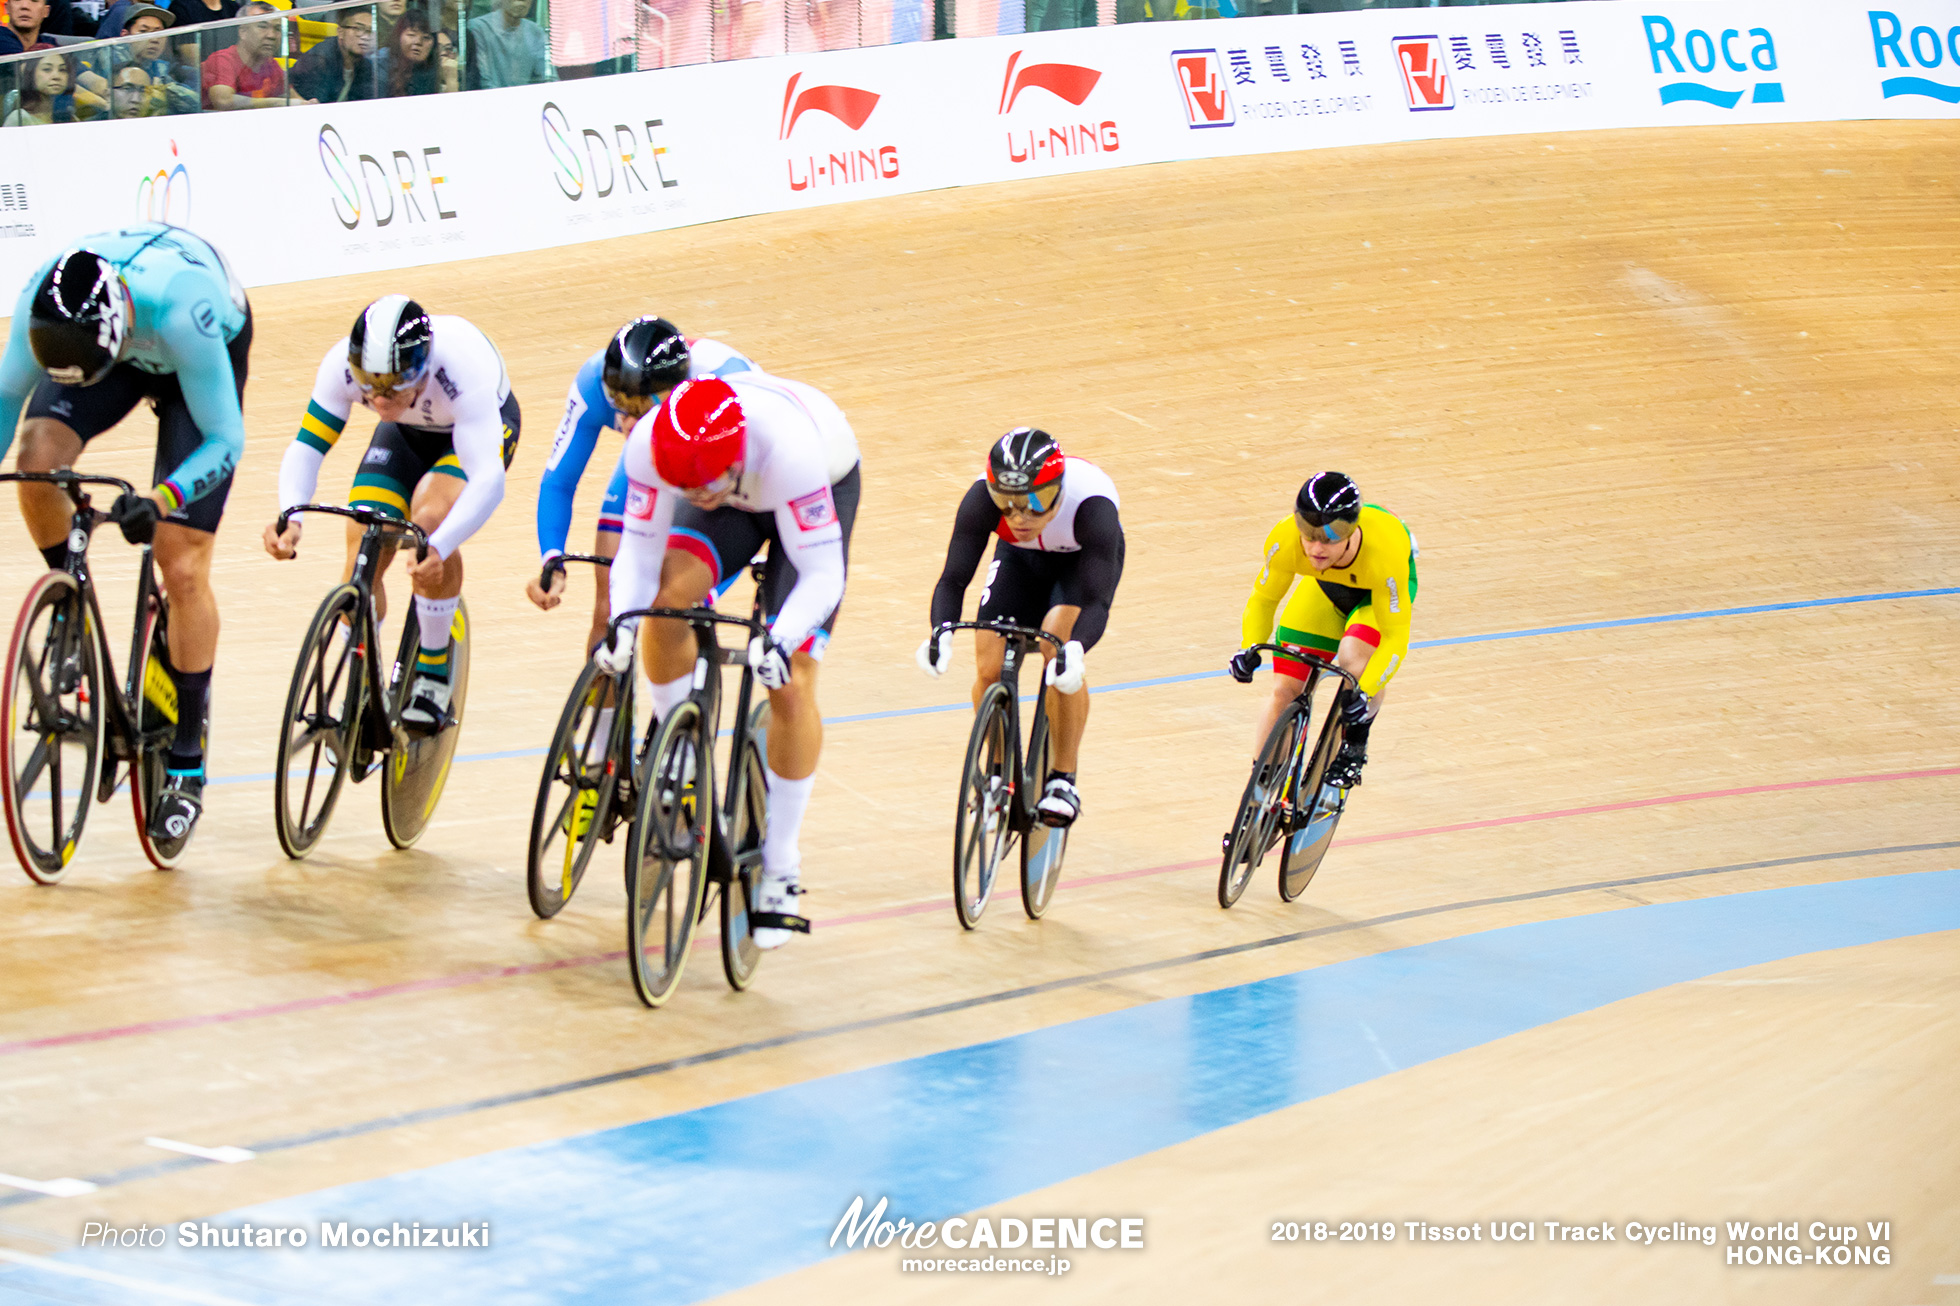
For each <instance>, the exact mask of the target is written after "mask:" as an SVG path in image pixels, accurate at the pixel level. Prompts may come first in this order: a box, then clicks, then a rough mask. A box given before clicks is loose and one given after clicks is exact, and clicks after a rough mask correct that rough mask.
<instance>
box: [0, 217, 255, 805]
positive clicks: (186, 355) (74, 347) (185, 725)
mask: <svg viewBox="0 0 1960 1306" xmlns="http://www.w3.org/2000/svg"><path fill="white" fill-rule="evenodd" d="M251 347H252V308H251V305H250V304H249V303H247V302H246V298H245V289H244V287H243V286H242V285H240V284H239V281H238V278H237V277H236V276H235V275H234V274H233V273H232V271H231V268H230V266H229V265H227V264H226V262H225V260H224V256H223V255H222V254H220V253H219V252H218V251H217V249H215V248H214V247H213V246H212V245H211V243H210V242H209V241H206V240H205V239H204V238H203V237H201V236H198V235H195V234H194V233H192V232H189V231H186V230H184V229H183V228H181V227H172V226H169V225H167V224H165V223H161V222H139V223H132V224H131V225H129V226H127V227H121V228H118V229H117V230H115V231H105V232H101V233H99V234H97V235H93V236H88V237H85V238H83V239H82V240H80V241H78V242H77V243H76V244H75V245H74V246H72V247H71V248H69V249H67V250H64V251H63V252H62V253H61V254H59V255H57V256H56V257H55V258H53V259H51V260H50V261H49V262H47V263H45V264H43V265H42V266H41V268H40V269H39V270H38V271H36V272H35V274H34V275H33V276H32V277H31V278H29V280H28V283H27V286H26V288H25V289H24V290H23V291H22V292H21V296H20V301H19V303H18V304H17V305H16V306H15V309H14V320H13V330H12V334H11V335H10V336H9V337H8V340H7V349H6V353H5V354H4V355H0V457H4V456H5V454H6V452H7V450H8V448H10V447H11V446H12V444H13V440H14V428H15V426H16V424H18V425H19V427H20V433H21V449H20V461H19V468H20V470H21V471H24V472H45V471H52V470H54V469H55V468H57V467H68V466H72V465H73V464H74V462H75V459H76V458H77V457H78V456H79V455H80V454H81V452H82V447H83V446H84V445H86V444H87V443H88V442H89V441H90V440H92V439H94V438H95V437H96V436H98V435H100V434H102V433H103V432H104V431H107V430H108V429H110V428H111V427H113V426H114V425H116V423H118V422H120V421H121V420H122V419H123V418H124V417H125V416H126V415H128V413H129V411H130V409H132V408H134V407H135V406H136V404H137V403H138V401H140V400H142V399H150V400H152V401H153V402H154V404H155V407H156V414H157V454H156V464H155V470H154V472H153V475H152V479H153V480H154V481H155V485H154V487H153V488H151V489H149V490H146V491H142V492H139V493H137V494H130V495H123V496H121V497H120V498H118V499H117V500H116V505H115V508H114V509H113V510H112V516H113V517H114V518H115V519H116V520H117V522H118V523H119V524H120V525H121V527H122V532H123V535H124V537H125V538H126V539H128V540H129V541H130V542H131V543H132V544H145V543H152V542H154V545H155V553H156V562H157V567H158V569H159V570H160V571H161V572H162V573H163V588H164V591H165V592H166V593H167V594H168V595H169V596H170V609H171V614H170V616H171V619H170V674H171V678H172V679H173V680H174V681H175V682H176V685H177V703H178V712H177V735H176V739H175V741H174V742H173V744H172V746H171V750H170V766H169V771H170V778H169V780H168V782H167V783H166V785H165V787H164V792H163V794H162V796H161V797H160V798H159V799H158V801H157V804H156V808H155V810H154V811H153V812H152V813H151V815H150V834H151V836H152V837H154V838H182V837H184V836H185V835H187V834H188V833H189V832H190V829H191V827H192V826H193V825H194V824H195V823H196V821H197V818H198V815H199V814H200V813H201V812H202V811H203V792H204V715H205V713H204V709H205V706H206V704H207V701H208V692H209V689H210V685H211V662H212V658H213V657H214V655H215V654H216V652H217V648H218V603H217V599H216V597H215V596H214V595H213V594H212V592H211V550H212V546H213V544H214V543H215V539H216V532H217V529H218V520H219V518H220V517H221V516H222V515H223V513H224V506H225V497H226V495H228V494H229V493H230V492H231V475H232V471H233V469H234V468H235V467H236V466H237V465H238V458H239V455H240V454H242V453H243V452H244V449H245V418H244V413H243V411H242V409H241V408H240V400H241V399H242V398H243V396H244V393H245V374H246V366H247V359H248V356H249V355H250V352H251ZM23 406H24V407H25V409H26V418H25V420H24V421H23V420H22V408H23ZM20 509H21V516H22V517H24V518H25V519H26V521H27V529H28V533H29V534H31V535H32V536H33V537H34V543H35V545H36V546H37V547H39V548H40V550H41V554H42V556H43V557H45V558H46V559H47V561H48V565H49V566H50V567H60V566H63V565H64V564H65V563H66V562H67V559H68V544H67V536H68V518H69V512H70V507H69V504H68V499H67V496H66V495H65V494H63V493H62V492H61V491H60V490H59V489H57V488H56V487H54V486H52V485H22V486H21V487H20Z"/></svg>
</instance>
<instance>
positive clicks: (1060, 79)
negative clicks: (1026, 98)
mask: <svg viewBox="0 0 1960 1306" xmlns="http://www.w3.org/2000/svg"><path fill="white" fill-rule="evenodd" d="M1020 60H1021V52H1020V51H1019V50H1016V51H1015V52H1014V53H1013V54H1011V55H1009V56H1007V76H1006V77H1004V78H1002V79H1001V84H1000V111H1001V112H1002V113H1003V114H1005V113H1010V112H1012V111H1013V108H1014V101H1016V100H1018V99H1020V98H1021V92H1022V91H1025V90H1027V89H1028V88H1029V87H1030V86H1039V87H1040V88H1041V89H1042V90H1044V91H1047V92H1049V93H1050V94H1052V95H1059V96H1061V97H1062V98H1063V99H1064V100H1067V101H1068V102H1069V103H1070V104H1081V103H1082V102H1083V101H1084V100H1086V99H1088V98H1089V92H1091V91H1093V90H1095V89H1096V83H1097V82H1099V81H1101V80H1102V74H1101V73H1099V72H1097V71H1096V70H1095V69H1094V68H1084V67H1082V66H1081V65H1079V64H1072V63H1031V64H1029V65H1028V66H1027V67H1025V68H1023V69H1021V70H1020V71H1019V72H1016V71H1015V69H1014V66H1015V65H1016V64H1017V63H1019V62H1020Z"/></svg>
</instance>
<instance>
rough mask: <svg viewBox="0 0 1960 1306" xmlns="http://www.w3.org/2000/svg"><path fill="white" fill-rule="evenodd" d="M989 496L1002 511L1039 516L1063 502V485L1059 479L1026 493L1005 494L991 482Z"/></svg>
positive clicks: (988, 488)
mask: <svg viewBox="0 0 1960 1306" xmlns="http://www.w3.org/2000/svg"><path fill="white" fill-rule="evenodd" d="M987 497H988V498H990V499H992V500H993V501H994V507H996V508H998V509H1000V510H1001V511H1002V512H1014V513H1019V514H1020V515H1022V516H1024V517H1039V516H1041V514H1043V513H1045V512H1047V511H1049V510H1050V509H1052V508H1053V507H1054V506H1055V505H1056V504H1058V503H1060V502H1061V500H1062V485H1061V482H1060V481H1057V482H1055V483H1054V484H1053V485H1043V486H1038V487H1037V488H1035V489H1032V490H1029V491H1028V492H1027V493H1026V494H1005V493H1002V492H1001V491H1000V490H997V489H995V488H994V487H993V485H992V484H989V485H988V486H987Z"/></svg>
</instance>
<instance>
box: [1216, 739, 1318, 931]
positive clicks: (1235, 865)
mask: <svg viewBox="0 0 1960 1306" xmlns="http://www.w3.org/2000/svg"><path fill="white" fill-rule="evenodd" d="M1306 728H1307V709H1306V706H1305V705H1304V704H1302V703H1299V702H1297V701H1296V702H1293V703H1289V704H1288V705H1287V708H1286V710H1285V711H1284V712H1282V713H1280V717H1279V720H1278V721H1275V722H1274V723H1273V729H1272V733H1271V734H1269V735H1267V736H1266V744H1265V747H1263V748H1261V749H1260V750H1259V758H1258V760H1257V761H1256V762H1254V763H1253V764H1252V776H1251V778H1250V779H1248V780H1247V781H1246V783H1245V793H1244V795H1243V796H1242V797H1240V799H1239V808H1238V813H1237V815H1235V816H1234V817H1233V818H1232V833H1231V837H1230V838H1229V839H1228V840H1227V842H1226V846H1225V862H1224V865H1223V866H1221V867H1220V868H1219V871H1218V905H1219V906H1220V907H1230V906H1231V905H1232V904H1233V903H1235V902H1237V901H1238V900H1239V895H1240V894H1242V893H1244V892H1245V886H1246V885H1247V884H1249V883H1250V882H1251V880H1252V876H1253V873H1254V872H1255V871H1257V870H1258V869H1259V863H1260V862H1262V861H1264V860H1265V858H1266V853H1267V852H1268V851H1269V850H1270V849H1271V848H1272V846H1273V843H1274V841H1275V840H1277V839H1278V838H1279V835H1280V822H1281V818H1282V815H1283V811H1282V809H1283V807H1284V805H1285V802H1286V798H1287V794H1286V779H1287V768H1288V766H1289V765H1290V764H1291V762H1292V758H1293V750H1294V748H1295V747H1296V746H1297V745H1298V743H1299V741H1300V734H1301V732H1302V731H1304V730H1305V729H1306Z"/></svg>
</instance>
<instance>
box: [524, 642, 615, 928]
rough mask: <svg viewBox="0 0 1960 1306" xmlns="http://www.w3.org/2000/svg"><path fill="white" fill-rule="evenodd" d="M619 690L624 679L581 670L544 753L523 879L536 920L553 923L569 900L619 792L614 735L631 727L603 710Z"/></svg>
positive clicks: (594, 667)
mask: <svg viewBox="0 0 1960 1306" xmlns="http://www.w3.org/2000/svg"><path fill="white" fill-rule="evenodd" d="M622 682H623V677H618V676H612V675H608V674H607V673H606V672H604V671H602V670H600V669H599V667H598V666H597V665H596V664H594V663H590V662H588V663H586V665H585V670H583V671H581V672H580V673H579V677H578V680H577V681H576V682H575V683H574V684H573V685H572V692H571V696H570V697H568V698H567V699H566V700H565V710H564V711H563V712H562V713H560V714H559V717H558V729H557V730H556V731H555V732H554V733H553V734H552V736H551V747H550V748H549V749H548V750H547V751H546V753H545V758H544V775H543V776H542V777H541V778H540V779H539V781H538V802H537V806H536V807H535V808H533V809H532V812H531V843H530V853H529V857H528V859H527V863H526V872H525V883H526V887H527V889H528V890H529V892H530V895H531V910H532V911H534V912H536V913H537V915H538V916H539V918H540V919H543V920H549V919H550V918H551V917H553V916H556V915H557V914H558V913H559V912H560V911H561V910H563V908H564V906H565V904H566V903H568V902H570V901H571V900H572V894H573V893H575V892H577V890H578V884H579V881H580V880H581V879H583V878H584V877H585V868H586V867H588V866H590V865H591V864H592V853H593V851H594V849H596V848H597V847H598V846H599V842H600V838H601V837H602V836H603V835H604V833H605V831H606V828H607V822H608V820H609V819H610V818H611V815H612V805H613V799H614V796H615V793H616V791H617V789H618V787H619V786H618V784H617V783H616V781H617V779H618V776H617V771H618V768H619V766H620V763H619V762H618V760H617V757H616V754H621V753H624V752H625V751H626V750H625V748H623V747H620V748H615V738H614V737H615V735H617V734H618V733H619V731H621V730H624V731H625V732H627V734H628V735H629V736H630V734H631V731H632V728H633V721H632V713H631V711H630V710H628V711H627V712H625V713H624V714H621V713H619V712H617V711H616V712H615V713H614V714H613V715H612V716H611V717H606V716H605V712H604V709H605V708H606V706H607V705H608V704H613V703H618V702H621V701H622V700H623V698H624V695H622V694H621V693H620V685H621V684H622ZM622 715H623V716H624V720H621V719H620V718H621V716H622ZM602 718H603V719H605V720H606V721H607V722H608V729H607V730H606V733H605V734H604V735H601V734H600V733H599V725H600V721H601V720H602Z"/></svg>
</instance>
